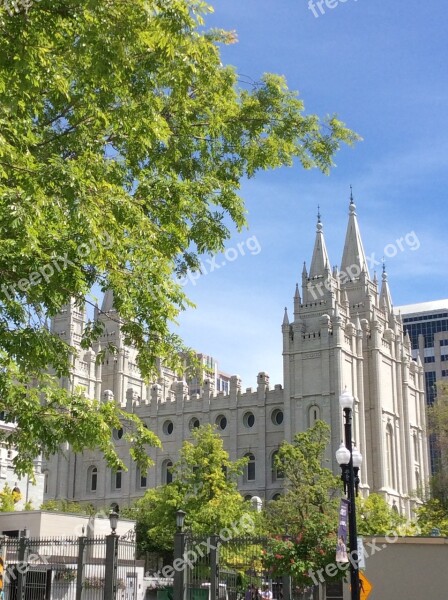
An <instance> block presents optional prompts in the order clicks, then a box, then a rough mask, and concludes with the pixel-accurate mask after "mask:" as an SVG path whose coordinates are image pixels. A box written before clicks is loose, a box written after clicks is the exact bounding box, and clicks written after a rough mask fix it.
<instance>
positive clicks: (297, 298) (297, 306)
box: [294, 283, 302, 320]
mask: <svg viewBox="0 0 448 600" xmlns="http://www.w3.org/2000/svg"><path fill="white" fill-rule="evenodd" d="M301 304H302V299H301V298H300V293H299V284H298V283H296V291H295V292H294V319H295V320H297V319H298V318H299V314H300V305H301Z"/></svg>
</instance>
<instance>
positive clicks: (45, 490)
mask: <svg viewBox="0 0 448 600" xmlns="http://www.w3.org/2000/svg"><path fill="white" fill-rule="evenodd" d="M46 493H48V471H44V494H46Z"/></svg>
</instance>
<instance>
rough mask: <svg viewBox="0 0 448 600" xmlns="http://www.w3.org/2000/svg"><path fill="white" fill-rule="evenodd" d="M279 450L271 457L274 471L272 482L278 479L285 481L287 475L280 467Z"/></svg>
mask: <svg viewBox="0 0 448 600" xmlns="http://www.w3.org/2000/svg"><path fill="white" fill-rule="evenodd" d="M277 461H278V450H276V451H275V452H273V453H272V457H271V469H272V481H277V480H278V479H284V477H285V474H284V472H283V470H282V468H281V467H279V466H278V462H277Z"/></svg>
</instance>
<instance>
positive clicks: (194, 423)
mask: <svg viewBox="0 0 448 600" xmlns="http://www.w3.org/2000/svg"><path fill="white" fill-rule="evenodd" d="M200 424H201V423H200V421H199V419H198V418H197V417H193V418H192V419H190V424H189V428H190V431H193V429H197V428H198V427H199V426H200Z"/></svg>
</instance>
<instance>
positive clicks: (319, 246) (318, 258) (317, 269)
mask: <svg viewBox="0 0 448 600" xmlns="http://www.w3.org/2000/svg"><path fill="white" fill-rule="evenodd" d="M327 265H330V260H329V258H328V252H327V247H326V245H325V239H324V234H323V227H322V222H321V220H320V209H319V212H318V213H317V226H316V241H315V242H314V250H313V258H312V259H311V266H310V274H309V277H310V278H311V279H312V278H313V277H319V276H320V277H322V276H323V275H324V274H325V270H326V268H327Z"/></svg>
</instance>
